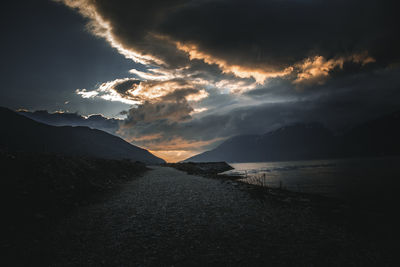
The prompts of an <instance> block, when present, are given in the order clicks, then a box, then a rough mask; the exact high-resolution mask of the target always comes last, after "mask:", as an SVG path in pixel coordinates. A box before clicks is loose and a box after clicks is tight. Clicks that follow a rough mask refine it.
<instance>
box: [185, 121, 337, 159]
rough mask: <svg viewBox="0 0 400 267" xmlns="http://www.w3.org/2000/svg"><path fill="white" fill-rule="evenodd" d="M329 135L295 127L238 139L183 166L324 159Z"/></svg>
mask: <svg viewBox="0 0 400 267" xmlns="http://www.w3.org/2000/svg"><path fill="white" fill-rule="evenodd" d="M334 142H335V138H334V136H333V134H332V133H331V132H330V131H329V130H328V129H327V128H325V127H324V126H323V125H321V124H318V123H309V124H295V125H291V126H287V127H282V128H280V129H278V130H276V131H272V132H269V133H267V134H264V135H242V136H236V137H233V138H230V139H228V140H227V141H225V142H224V143H222V144H221V145H219V146H218V147H217V148H215V149H213V150H211V151H206V152H204V153H201V154H199V155H196V156H193V157H191V158H188V159H186V160H185V161H186V162H189V161H194V162H208V161H227V162H261V161H285V160H302V159H317V158H328V157H330V156H331V154H332V153H333V151H332V144H333V143H334Z"/></svg>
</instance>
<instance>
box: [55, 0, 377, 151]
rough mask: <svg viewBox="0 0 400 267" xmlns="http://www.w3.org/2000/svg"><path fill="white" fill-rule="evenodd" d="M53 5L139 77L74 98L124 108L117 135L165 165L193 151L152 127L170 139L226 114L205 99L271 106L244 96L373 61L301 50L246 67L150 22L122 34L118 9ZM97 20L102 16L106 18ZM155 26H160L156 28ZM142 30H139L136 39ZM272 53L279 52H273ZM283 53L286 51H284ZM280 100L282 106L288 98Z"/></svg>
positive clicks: (300, 84) (80, 2)
mask: <svg viewBox="0 0 400 267" xmlns="http://www.w3.org/2000/svg"><path fill="white" fill-rule="evenodd" d="M59 1H61V2H63V3H64V4H66V5H67V6H69V7H71V8H73V9H76V10H78V11H79V12H80V13H81V14H82V15H83V16H85V17H86V18H88V19H89V22H88V26H87V27H88V29H89V30H90V32H91V33H93V34H94V35H96V36H98V37H101V38H103V39H105V40H106V41H107V42H108V43H109V44H110V46H111V47H113V48H115V49H116V50H117V51H118V52H119V53H120V54H122V55H124V56H125V57H126V58H129V59H131V60H133V61H135V62H137V63H140V64H142V65H143V68H140V70H138V69H131V70H130V71H129V73H130V74H131V75H132V76H131V77H127V78H124V79H115V80H113V81H107V82H103V83H101V84H100V85H99V86H97V87H96V88H94V89H93V90H86V89H82V90H80V89H78V90H76V93H77V94H78V95H80V96H81V97H83V98H101V99H105V100H109V101H119V102H122V103H126V104H130V105H132V107H131V109H130V110H129V111H126V113H127V114H128V118H127V120H126V123H125V124H123V125H122V126H121V131H123V132H124V134H125V135H124V137H125V138H126V139H127V140H130V141H131V142H133V143H135V144H139V145H141V146H144V147H146V148H149V149H151V150H152V151H155V153H159V154H160V153H163V154H164V155H166V156H167V157H170V158H173V154H174V153H175V155H176V157H175V158H179V157H180V156H178V154H179V155H188V154H190V153H193V151H195V147H194V146H185V147H183V148H182V146H181V144H182V143H185V142H186V141H188V140H187V139H185V138H187V137H182V136H174V139H173V140H179V142H171V141H170V139H168V138H171V136H167V135H162V134H160V133H159V130H160V128H161V127H164V130H165V131H166V132H167V131H171V132H172V133H173V134H175V135H178V133H176V132H174V131H175V128H174V127H177V126H176V125H179V124H182V123H186V122H188V121H192V120H194V119H196V118H198V117H201V116H202V115H203V114H204V113H206V114H217V113H221V110H222V109H224V111H227V110H228V111H229V109H230V108H231V107H232V106H234V105H233V104H232V105H230V106H229V105H228V107H226V106H225V107H223V108H222V107H220V105H219V104H218V103H217V104H215V103H214V104H213V105H210V104H208V105H202V103H205V102H207V101H208V102H212V99H209V98H211V97H221V95H224V94H229V96H230V97H232V99H234V100H232V102H236V103H235V104H236V105H237V106H240V105H242V106H244V105H246V104H247V103H250V104H249V105H251V103H253V104H254V102H257V104H262V103H269V102H271V99H261V98H260V99H257V100H258V101H251V102H246V101H247V100H246V94H247V93H249V92H250V93H251V92H252V91H256V90H257V89H265V88H269V87H268V85H269V82H270V81H273V80H284V81H285V82H287V83H288V84H291V87H292V88H293V91H301V90H295V89H296V88H306V87H311V86H313V85H322V84H324V83H326V81H327V80H329V77H330V75H331V73H332V71H334V70H337V69H339V70H342V69H343V68H344V66H345V64H346V63H348V62H351V63H357V64H360V65H361V66H364V65H366V64H369V63H373V62H375V59H374V58H373V57H371V56H369V55H368V53H367V52H361V53H360V52H357V51H356V52H354V51H353V52H352V51H350V52H348V53H347V51H346V53H347V54H346V53H342V54H335V53H324V54H322V53H321V54H319V53H318V52H315V53H314V51H306V52H307V53H303V54H302V55H301V56H300V57H297V56H293V54H291V55H289V56H288V58H290V59H291V61H290V60H289V61H286V62H283V63H282V64H273V63H271V62H268V60H264V61H262V60H258V61H254V60H251V59H250V58H252V57H250V56H249V59H248V60H244V61H243V62H241V61H240V62H239V61H237V60H236V61H235V57H236V55H234V56H232V55H229V53H227V54H225V53H220V54H218V52H215V51H217V50H214V49H207V48H209V47H206V46H207V45H205V44H204V43H202V41H201V40H197V41H195V39H194V40H192V39H191V38H190V35H188V36H189V37H187V38H186V39H185V37H182V36H185V35H179V34H178V35H174V34H173V33H171V32H168V31H166V32H163V31H162V29H163V28H162V27H159V28H157V25H156V24H157V23H158V22H157V23H156V22H155V21H156V19H152V18H151V17H150V18H148V20H149V21H151V22H149V23H147V22H146V21H144V22H143V23H144V26H147V27H148V28H145V29H144V28H143V27H135V26H136V24H130V25H125V24H124V26H125V27H127V28H119V27H122V26H121V25H122V24H121V22H126V21H127V22H128V23H131V22H132V21H131V20H130V18H131V17H129V16H128V18H126V17H124V15H126V14H125V13H124V12H122V14H119V13H118V12H119V11H120V9H117V10H116V12H117V14H111V16H110V14H109V13H108V12H109V9H107V8H104V7H107V5H105V4H104V3H105V2H104V3H103V2H101V1H99V2H96V1H90V0H59ZM109 3H111V2H109ZM119 4H121V3H119ZM157 4H158V5H157ZM157 4H156V5H154V6H151V8H150V9H149V10H150V13H149V15H150V16H152V15H154V14H159V13H158V12H152V10H153V8H154V9H156V10H157V11H160V10H158V9H157V8H158V7H159V6H162V4H161V3H157ZM272 4H273V3H272ZM110 5H111V6H112V5H113V4H112V3H111V4H110ZM137 5H139V6H140V5H141V4H139V3H138V4H137ZM184 5H185V4H182V5H180V4H176V3H171V7H170V6H169V5H168V7H166V10H164V9H161V10H162V11H163V12H164V13H165V14H166V15H165V16H162V19H165V18H167V17H168V16H169V14H170V13H171V14H172V13H173V12H170V13H168V12H166V11H170V9H171V10H175V11H176V10H179V9H180V8H182V7H183V6H184ZM99 6H100V8H99ZM144 8H145V10H144V12H145V11H147V9H146V8H149V7H148V6H147V5H146V4H144ZM174 8H175V9H174ZM163 12H160V13H163ZM104 13H107V14H106V15H108V16H106V15H105V14H104ZM164 13H163V14H164ZM112 15H116V16H112ZM119 16H122V17H121V18H120V17H119ZM272 17H273V16H272ZM146 19H147V17H146ZM157 19H158V17H157ZM162 19H161V20H160V21H163V20H162ZM157 21H158V20H157ZM139 22H140V23H141V22H142V21H139ZM153 24H154V25H153ZM140 25H142V24H140ZM142 29H144V30H143V32H142ZM138 32H139V33H138ZM177 36H181V37H177ZM195 37H196V36H194V38H195ZM288 38H289V37H288ZM278 39H279V38H278ZM296 41H297V40H296ZM268 42H274V39H273V38H271V40H269V41H268ZM261 44H262V43H261ZM228 45H230V44H228ZM256 45H257V44H256ZM267 45H268V44H267ZM281 45H285V44H281ZM222 47H223V46H222ZM247 47H248V46H247ZM255 47H257V46H255ZM260 47H261V46H260ZM272 47H273V48H274V49H279V46H272ZM306 47H307V46H306ZM261 49H263V48H261ZM210 51H212V52H210ZM232 51H234V50H232ZM235 51H236V52H237V53H241V54H243V53H245V52H247V51H243V50H240V51H237V50H235ZM262 52H263V53H267V54H268V53H270V54H269V56H267V57H265V58H273V59H276V58H275V57H274V53H275V51H273V50H271V51H262ZM285 52H286V51H285ZM289 52H293V51H292V50H289ZM249 54H250V55H251V51H249ZM271 54H272V56H271ZM285 55H286V53H285ZM310 55H313V56H310ZM322 55H331V57H329V58H327V57H324V56H322ZM241 58H242V57H241ZM244 58H245V57H244ZM292 59H295V60H292ZM238 62H239V63H238ZM272 62H274V61H272ZM275 62H277V61H275ZM278 63H279V62H278ZM213 90H214V92H217V93H214V94H213V95H212V94H210V92H211V91H213ZM221 98H224V97H223V96H222V97H221ZM282 101H283V102H284V101H288V99H286V100H285V99H284V100H282ZM272 102H273V101H272ZM127 129H130V130H129V131H128V130H127ZM139 134H140V135H139ZM179 138H180V139H179ZM168 140H169V141H168ZM210 140H213V139H210ZM167 141H168V142H167ZM191 142H193V141H191ZM213 142H215V140H214V141H213ZM193 144H194V145H197V146H200V147H203V148H204V147H206V146H208V145H210V144H212V142H208V143H207V145H203V144H199V143H196V142H194V143H193ZM161 146H162V147H161ZM157 151H160V152H157ZM161 151H162V152H161ZM185 151H186V152H185Z"/></svg>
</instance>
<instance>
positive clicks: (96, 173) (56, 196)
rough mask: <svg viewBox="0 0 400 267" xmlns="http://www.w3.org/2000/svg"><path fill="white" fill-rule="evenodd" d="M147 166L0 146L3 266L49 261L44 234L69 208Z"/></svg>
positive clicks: (98, 198)
mask: <svg viewBox="0 0 400 267" xmlns="http://www.w3.org/2000/svg"><path fill="white" fill-rule="evenodd" d="M146 170H147V168H146V166H145V165H144V164H142V163H135V162H131V161H128V160H106V159H96V158H85V157H67V156H63V155H55V154H32V153H15V152H7V151H1V150H0V172H1V179H0V198H1V199H0V200H1V201H0V210H1V222H2V227H1V228H0V234H1V239H0V247H1V249H2V254H3V255H4V257H2V259H1V260H0V262H1V263H2V265H3V266H24V265H25V266H32V264H33V263H37V264H39V266H43V265H45V263H46V262H49V261H51V255H50V254H49V253H48V251H49V246H50V245H49V242H48V240H47V239H48V234H49V232H51V229H52V228H53V227H55V225H57V224H58V223H59V222H60V221H62V220H63V219H64V218H65V217H66V216H68V215H69V214H70V213H71V212H72V211H74V210H79V209H80V208H82V207H84V206H87V205H90V204H91V203H98V202H101V201H103V200H104V198H105V196H107V195H112V194H114V193H115V192H116V190H117V189H118V188H120V186H121V184H124V183H126V182H127V181H130V180H132V179H133V178H135V177H137V176H140V175H141V174H142V173H144V172H145V171H146Z"/></svg>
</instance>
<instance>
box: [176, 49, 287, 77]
mask: <svg viewBox="0 0 400 267" xmlns="http://www.w3.org/2000/svg"><path fill="white" fill-rule="evenodd" d="M175 45H176V47H177V48H178V49H179V50H181V51H184V52H186V53H187V54H188V55H189V58H190V59H191V60H192V59H200V60H203V61H204V62H205V63H207V64H216V65H218V67H219V68H220V69H221V70H222V71H223V72H224V73H232V74H234V75H235V76H236V77H239V78H254V79H255V80H256V82H257V83H258V84H263V83H264V82H265V80H266V79H268V78H275V77H282V76H286V75H289V74H290V73H291V72H292V71H293V68H292V67H288V68H285V69H283V70H273V69H270V70H267V69H266V68H265V67H264V68H263V67H259V68H258V67H246V66H241V65H236V64H229V63H228V62H227V61H226V60H223V59H220V58H217V57H215V56H213V55H210V54H207V53H205V52H202V51H200V50H199V48H198V47H197V46H196V45H195V44H184V43H181V42H175Z"/></svg>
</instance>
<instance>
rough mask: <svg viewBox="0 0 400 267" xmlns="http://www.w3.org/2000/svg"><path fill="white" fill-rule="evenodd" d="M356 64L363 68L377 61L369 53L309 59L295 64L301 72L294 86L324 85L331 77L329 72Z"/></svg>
mask: <svg viewBox="0 0 400 267" xmlns="http://www.w3.org/2000/svg"><path fill="white" fill-rule="evenodd" d="M346 61H347V62H355V63H359V64H361V65H362V66H364V65H366V64H368V63H372V62H375V59H373V58H372V57H370V56H368V53H367V52H364V53H360V54H354V55H351V56H348V57H338V58H333V59H330V60H326V59H325V58H324V57H323V56H315V57H313V58H307V59H305V60H304V61H303V62H301V63H298V64H295V68H296V69H298V70H299V72H298V74H297V78H296V79H295V80H294V81H293V83H294V84H300V85H302V84H312V83H316V84H322V83H324V82H325V80H326V78H327V77H328V76H329V72H330V71H331V70H333V69H334V68H340V69H343V65H344V63H345V62H346Z"/></svg>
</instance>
